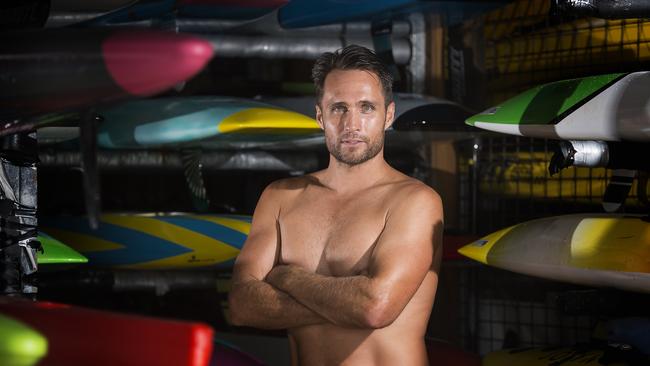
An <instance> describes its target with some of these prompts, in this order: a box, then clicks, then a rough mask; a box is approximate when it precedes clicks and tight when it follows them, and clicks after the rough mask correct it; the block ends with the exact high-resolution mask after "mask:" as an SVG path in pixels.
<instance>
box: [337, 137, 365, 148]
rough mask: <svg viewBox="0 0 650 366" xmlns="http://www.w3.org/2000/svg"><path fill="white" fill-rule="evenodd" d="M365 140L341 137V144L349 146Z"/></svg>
mask: <svg viewBox="0 0 650 366" xmlns="http://www.w3.org/2000/svg"><path fill="white" fill-rule="evenodd" d="M365 142H366V141H365V140H364V139H362V138H343V139H341V143H342V144H344V145H351V146H354V145H359V144H362V143H365Z"/></svg>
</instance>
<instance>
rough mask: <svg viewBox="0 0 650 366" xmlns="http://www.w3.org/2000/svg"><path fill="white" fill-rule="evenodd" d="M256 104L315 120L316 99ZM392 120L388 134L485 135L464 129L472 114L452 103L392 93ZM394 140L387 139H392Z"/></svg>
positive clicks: (431, 136)
mask: <svg viewBox="0 0 650 366" xmlns="http://www.w3.org/2000/svg"><path fill="white" fill-rule="evenodd" d="M255 99H256V100H260V101H262V102H264V103H268V104H272V105H275V106H278V107H282V108H286V109H289V110H292V111H295V112H298V113H302V114H304V115H306V116H309V117H311V118H316V110H315V104H316V97H315V96H313V95H308V96H299V97H278V96H263V95H260V96H257V97H256V98H255ZM393 101H394V102H395V120H394V122H393V125H392V127H391V129H389V131H388V134H393V135H395V134H396V133H394V132H399V133H402V134H404V135H406V133H408V132H414V133H416V134H422V133H427V132H433V133H431V134H426V138H427V140H429V139H435V140H443V139H466V138H471V137H473V136H477V135H480V134H482V133H483V132H484V131H482V130H480V129H478V128H473V127H470V126H467V125H466V124H465V123H464V121H465V119H466V118H467V117H469V116H470V115H471V112H470V111H469V110H468V109H467V108H465V107H463V106H462V105H460V104H458V103H455V102H453V101H450V100H447V99H442V98H437V97H433V96H429V95H425V94H415V93H394V94H393ZM392 137H394V136H390V137H389V136H388V135H387V139H388V138H392Z"/></svg>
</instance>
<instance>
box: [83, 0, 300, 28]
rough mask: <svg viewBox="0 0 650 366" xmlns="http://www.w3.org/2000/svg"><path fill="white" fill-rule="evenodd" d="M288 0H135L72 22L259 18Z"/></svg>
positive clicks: (115, 22) (88, 23)
mask: <svg viewBox="0 0 650 366" xmlns="http://www.w3.org/2000/svg"><path fill="white" fill-rule="evenodd" d="M287 2H289V0H240V1H233V0H148V1H136V2H133V3H132V4H127V5H126V6H123V7H121V8H119V9H116V10H113V11H111V12H108V13H106V14H103V15H101V16H98V17H95V18H92V19H89V20H86V21H83V22H80V23H77V24H75V26H76V27H82V26H84V27H85V26H92V27H95V26H105V25H115V24H125V23H131V22H138V21H146V20H153V19H168V18H170V17H171V16H172V15H173V16H177V17H183V18H202V19H206V18H214V19H228V20H250V19H255V18H259V17H261V16H263V15H265V14H268V13H270V12H271V11H273V10H275V9H277V8H279V7H281V6H283V5H285V4H286V3H287Z"/></svg>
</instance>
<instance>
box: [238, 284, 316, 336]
mask: <svg viewBox="0 0 650 366" xmlns="http://www.w3.org/2000/svg"><path fill="white" fill-rule="evenodd" d="M228 302H229V307H230V316H231V322H232V324H234V325H240V326H250V327H256V328H264V329H288V328H295V327H300V326H305V325H312V324H319V323H324V322H327V320H326V319H324V318H323V317H321V316H320V315H318V314H317V313H315V312H314V311H312V310H310V309H309V308H307V307H306V306H304V305H302V304H300V303H299V302H297V301H296V300H295V299H293V298H291V296H289V295H287V294H286V293H284V292H282V291H281V290H279V289H277V288H275V287H273V286H271V285H270V284H268V283H266V282H264V281H259V280H250V281H247V282H245V283H240V284H236V285H234V286H233V290H232V291H231V292H230V295H229V298H228Z"/></svg>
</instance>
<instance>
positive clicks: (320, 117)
mask: <svg viewBox="0 0 650 366" xmlns="http://www.w3.org/2000/svg"><path fill="white" fill-rule="evenodd" d="M316 122H318V125H319V126H320V129H321V130H323V131H325V125H323V111H322V110H321V109H320V105H318V103H316Z"/></svg>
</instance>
